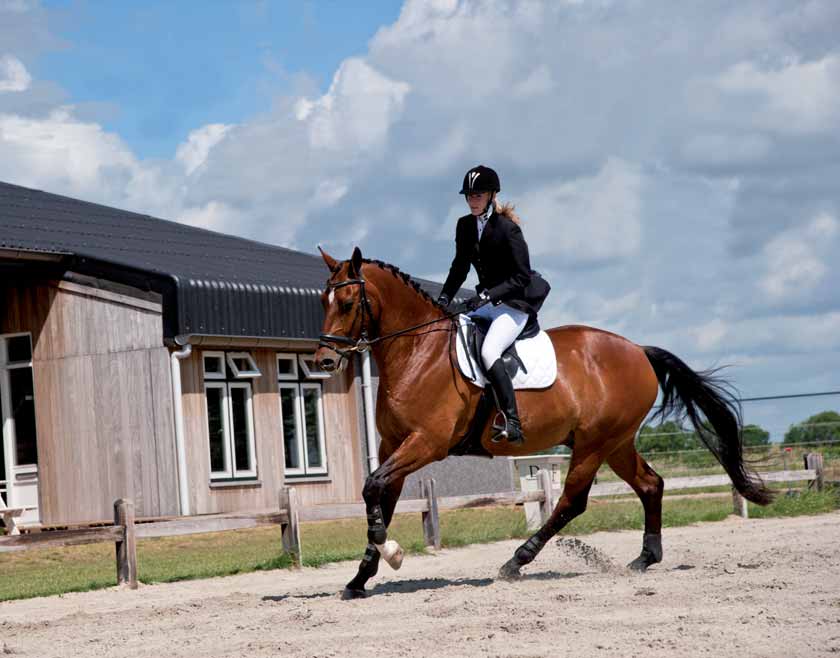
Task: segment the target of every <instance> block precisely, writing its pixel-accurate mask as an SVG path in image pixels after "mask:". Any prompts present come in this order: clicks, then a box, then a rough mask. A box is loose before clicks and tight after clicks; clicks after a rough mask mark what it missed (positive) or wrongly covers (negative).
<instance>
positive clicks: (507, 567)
mask: <svg viewBox="0 0 840 658" xmlns="http://www.w3.org/2000/svg"><path fill="white" fill-rule="evenodd" d="M520 578H522V574H521V573H519V564H518V563H517V562H516V560H515V559H511V560H508V561H507V562H505V563H504V565H502V568H501V569H499V579H500V580H506V581H508V582H510V581H513V580H519V579H520Z"/></svg>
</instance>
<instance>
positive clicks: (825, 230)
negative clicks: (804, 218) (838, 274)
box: [759, 213, 838, 301]
mask: <svg viewBox="0 0 840 658" xmlns="http://www.w3.org/2000/svg"><path fill="white" fill-rule="evenodd" d="M837 231H838V222H837V220H836V219H835V218H834V217H832V216H831V215H829V214H827V213H821V214H819V215H817V216H816V217H815V218H814V219H813V220H811V222H809V223H808V225H807V226H805V227H804V229H796V228H794V229H791V230H788V231H784V232H783V233H780V234H779V235H778V236H776V237H775V238H774V239H773V240H771V241H770V242H769V243H768V244H767V245H766V246H765V247H764V255H765V257H766V262H767V270H766V273H765V274H764V276H763V277H762V278H761V279H760V281H759V286H760V287H761V289H762V290H763V291H764V292H765V294H766V295H767V296H768V297H769V298H770V299H771V300H772V301H784V300H785V299H787V298H798V297H801V296H803V295H804V294H805V293H808V292H810V291H811V290H812V289H813V288H814V287H816V286H817V284H819V283H820V282H821V281H822V280H823V279H824V278H825V276H826V274H827V273H828V271H829V270H828V265H827V264H826V260H827V258H829V257H833V256H834V254H835V251H836V250H835V248H834V245H832V244H831V241H832V239H833V238H834V237H835V236H836V234H837Z"/></svg>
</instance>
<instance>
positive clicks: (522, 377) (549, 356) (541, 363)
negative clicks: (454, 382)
mask: <svg viewBox="0 0 840 658" xmlns="http://www.w3.org/2000/svg"><path fill="white" fill-rule="evenodd" d="M471 324H472V320H471V319H470V318H469V317H467V316H466V315H459V316H458V333H459V334H461V335H460V336H456V337H455V344H456V348H455V351H456V353H457V355H458V369H459V370H460V371H461V374H463V375H464V377H466V378H467V379H468V380H470V381H471V382H473V383H474V384H475V385H476V386H481V387H482V388H483V387H484V386H485V385H486V384H487V379H486V378H485V377H484V373H483V372H482V371H481V368H480V366H479V364H478V359H480V358H481V357H480V356H477V355H474V354H472V351H471V350H467V349H465V346H466V345H467V344H468V338H469V337H468V334H467V332H468V329H469V326H470V325H471ZM468 352H469V353H468ZM516 352H517V354H519V358H520V359H522V363H524V364H525V369H526V370H527V371H528V372H527V374H526V373H524V372H522V368H521V367H520V368H519V370H518V371H517V372H516V377H514V378H513V388H515V389H523V388H548V387H549V386H551V385H552V384H553V383H554V380H555V379H557V357H556V356H555V355H554V345H553V344H552V342H551V338H549V337H548V334H547V333H545V332H544V331H540V333H538V334H537V335H536V336H534V337H533V338H525V339H524V340H518V341H516ZM471 366H472V367H471Z"/></svg>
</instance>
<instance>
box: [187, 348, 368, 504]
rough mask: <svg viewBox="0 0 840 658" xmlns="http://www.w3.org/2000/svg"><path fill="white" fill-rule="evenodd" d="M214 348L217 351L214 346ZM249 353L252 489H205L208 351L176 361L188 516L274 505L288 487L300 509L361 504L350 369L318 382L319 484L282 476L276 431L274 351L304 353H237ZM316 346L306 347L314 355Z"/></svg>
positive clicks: (361, 468) (355, 408) (355, 394)
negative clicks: (323, 471) (254, 374)
mask: <svg viewBox="0 0 840 658" xmlns="http://www.w3.org/2000/svg"><path fill="white" fill-rule="evenodd" d="M215 349H218V348H215ZM224 349H227V350H228V351H235V350H237V349H244V350H246V351H250V353H251V354H252V355H253V356H254V360H255V361H256V363H257V366H258V367H259V369H260V372H261V373H262V376H261V377H258V378H257V379H255V380H252V382H253V388H252V392H253V407H254V433H255V444H256V453H257V472H258V476H257V477H258V480H259V485H258V486H254V485H248V484H243V485H241V486H224V487H220V486H211V483H210V456H209V434H208V427H207V407H206V401H205V397H204V381H203V376H204V373H203V367H202V353H203V351H205V350H214V347H213V346H212V344H205V345H202V346H201V348H196V349H194V350H193V353H192V355H190V357H188V358H187V359H184V360H183V361H182V362H181V380H182V389H183V408H184V429H185V435H186V437H185V441H186V448H187V463H188V464H189V471H190V472H189V483H190V496H191V498H190V508H191V510H192V511H193V513H194V514H210V513H220V512H232V511H238V510H254V509H261V508H270V507H274V506H275V505H276V504H277V495H278V491H279V489H280V487H281V486H283V485H284V484H293V485H294V486H295V487H297V489H298V495H299V497H300V502H301V504H302V505H316V504H319V503H338V502H355V501H359V500H361V490H362V484H363V480H364V465H363V462H362V456H361V450H362V440H363V439H362V437H361V435H360V432H359V415H358V406H357V404H358V398H359V395H358V392H357V391H356V387H355V385H354V380H353V377H352V373H351V372H345V373H343V374H342V375H339V376H336V377H332V378H330V379H328V380H323V384H324V387H323V390H324V394H323V404H324V417H325V418H324V422H325V447H326V453H327V454H326V456H327V468H328V472H329V474H328V477H327V479H326V481H317V482H316V481H309V482H306V481H303V480H300V479H292V478H289V479H285V478H284V463H285V461H284V455H283V442H282V440H281V434H280V427H281V424H280V401H279V400H280V398H279V389H278V385H277V361H276V354H277V352H278V351H298V352H299V351H306V350H305V345H302V344H301V343H300V342H296V343H289V348H288V350H284V349H283V347H282V346H278V347H277V349H271V350H268V349H253V348H250V349H249V348H247V347H241V348H237V347H236V346H235V345H231V344H229V343H228V344H226V345H225V347H224ZM314 349H315V345H314V344H312V345H311V346H310V351H314Z"/></svg>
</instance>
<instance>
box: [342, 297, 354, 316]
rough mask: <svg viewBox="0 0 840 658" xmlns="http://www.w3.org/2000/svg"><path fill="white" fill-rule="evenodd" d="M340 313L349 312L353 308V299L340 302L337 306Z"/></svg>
mask: <svg viewBox="0 0 840 658" xmlns="http://www.w3.org/2000/svg"><path fill="white" fill-rule="evenodd" d="M339 308H340V309H341V312H342V313H349V312H350V309H352V308H353V300H352V299H348V300H346V301H343V302H341V306H340V307H339Z"/></svg>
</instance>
